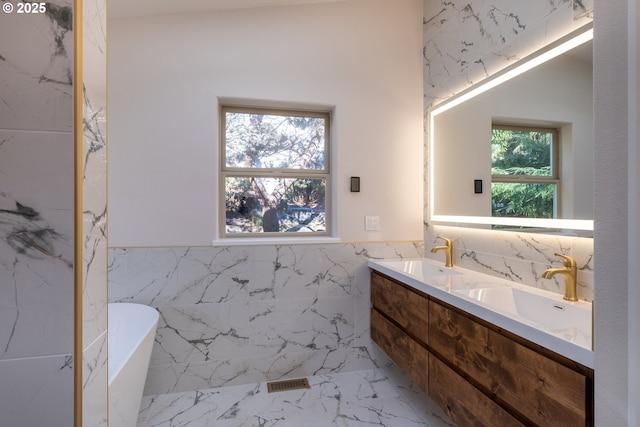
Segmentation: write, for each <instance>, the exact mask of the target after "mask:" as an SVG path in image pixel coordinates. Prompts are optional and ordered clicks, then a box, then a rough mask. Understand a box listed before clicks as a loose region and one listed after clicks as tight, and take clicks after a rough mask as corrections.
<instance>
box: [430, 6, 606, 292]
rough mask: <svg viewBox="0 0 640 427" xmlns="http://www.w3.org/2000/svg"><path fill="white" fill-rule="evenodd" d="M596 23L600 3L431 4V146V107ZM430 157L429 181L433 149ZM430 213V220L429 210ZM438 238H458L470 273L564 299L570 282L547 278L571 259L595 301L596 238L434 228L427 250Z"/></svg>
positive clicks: (459, 250) (583, 289)
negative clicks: (549, 270) (563, 260)
mask: <svg viewBox="0 0 640 427" xmlns="http://www.w3.org/2000/svg"><path fill="white" fill-rule="evenodd" d="M592 19H593V0H549V1H545V2H530V1H524V0H520V1H512V0H490V1H485V0H471V1H469V0H466V1H459V0H453V1H450V0H440V1H430V0H425V1H424V51H423V54H424V108H425V110H424V111H425V141H426V142H427V141H428V140H429V138H428V132H429V129H428V127H427V126H428V121H427V120H426V116H427V114H426V113H427V110H428V109H429V108H430V107H431V106H433V105H435V104H438V103H440V102H442V101H444V100H446V99H447V98H449V97H451V96H453V95H455V94H456V93H458V92H460V91H462V90H464V89H466V88H467V87H469V86H471V85H473V84H475V83H477V82H478V81H480V80H482V79H484V78H486V77H488V76H490V75H492V74H493V73H495V72H497V71H499V70H501V69H503V68H505V67H506V66H508V65H510V64H512V63H513V62H515V61H517V60H519V59H521V58H523V57H525V56H527V55H529V54H530V53H532V52H534V51H536V50H537V49H539V48H541V47H542V46H544V45H546V44H548V43H549V42H551V41H554V40H556V39H558V38H560V37H562V36H564V35H565V34H568V33H570V32H571V31H573V30H575V29H577V28H579V27H581V26H582V25H584V24H586V23H588V22H590V21H591V20H592ZM424 151H425V177H428V158H427V155H428V152H429V150H428V147H426V146H425V150H424ZM427 189H428V185H427V183H426V182H425V191H427ZM425 201H428V197H425ZM424 212H425V216H424V217H425V218H428V215H427V212H428V206H426V205H425V211H424ZM438 235H443V236H445V237H452V238H453V239H454V240H455V247H456V250H455V257H456V260H457V262H458V265H460V266H462V267H465V268H469V269H472V270H477V271H481V272H483V273H487V274H492V275H495V276H497V277H504V278H508V279H510V280H514V281H516V282H519V283H523V284H526V285H530V286H535V287H540V288H544V289H548V290H551V291H554V292H558V293H563V292H564V287H563V284H562V283H561V281H562V279H558V280H546V279H542V278H541V277H540V275H541V273H542V271H544V270H545V269H546V268H549V267H550V266H551V265H553V266H559V265H560V261H559V260H558V258H557V257H556V256H555V255H554V253H555V252H559V253H563V254H565V255H571V256H573V257H574V258H576V260H577V262H578V266H579V269H580V271H579V273H578V282H579V290H578V293H579V295H578V296H579V297H580V298H582V299H587V300H592V299H593V239H590V238H580V237H566V236H552V235H542V234H530V233H513V232H499V231H487V230H479V229H465V228H456V227H443V226H434V225H429V224H427V225H426V228H425V246H426V247H427V249H428V248H429V247H430V246H432V245H433V244H435V241H436V237H437V236H438ZM425 252H426V256H427V257H435V258H437V255H436V256H434V255H432V254H430V252H429V251H428V250H427V251H425Z"/></svg>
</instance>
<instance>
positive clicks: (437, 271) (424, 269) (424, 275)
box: [381, 259, 462, 280]
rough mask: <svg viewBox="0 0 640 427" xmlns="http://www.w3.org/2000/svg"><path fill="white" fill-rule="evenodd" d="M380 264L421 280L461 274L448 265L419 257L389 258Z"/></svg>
mask: <svg viewBox="0 0 640 427" xmlns="http://www.w3.org/2000/svg"><path fill="white" fill-rule="evenodd" d="M381 264H384V265H387V266H388V267H390V268H393V269H395V270H399V271H402V272H403V273H406V274H409V275H411V276H415V277H417V278H419V279H421V280H424V279H428V278H432V277H434V276H443V275H444V276H451V275H457V274H462V273H461V272H460V271H456V270H453V269H451V268H449V267H443V266H439V265H435V264H432V263H430V262H428V261H425V260H421V259H413V260H407V259H404V260H391V261H383V262H381Z"/></svg>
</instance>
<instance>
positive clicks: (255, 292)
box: [109, 242, 422, 394]
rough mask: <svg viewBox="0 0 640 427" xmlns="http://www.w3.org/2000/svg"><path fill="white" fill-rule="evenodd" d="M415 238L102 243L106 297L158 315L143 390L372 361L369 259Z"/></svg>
mask: <svg viewBox="0 0 640 427" xmlns="http://www.w3.org/2000/svg"><path fill="white" fill-rule="evenodd" d="M421 255H422V244H421V243H418V242H415V243H412V242H406V243H367V244H331V245H277V246H275V245H274V246H255V247H235V246H232V247H211V248H126V249H111V250H110V251H109V281H110V284H109V294H110V299H111V301H120V302H138V303H143V304H148V305H151V306H153V307H156V308H157V309H158V310H159V312H160V315H161V318H160V323H159V325H158V331H157V334H156V342H155V346H154V350H153V354H152V356H151V366H150V368H149V376H148V380H147V385H146V391H145V393H146V394H159V393H170V392H175V391H186V390H198V389H203V388H210V387H217V386H223V385H237V384H244V383H253V382H259V381H265V380H274V379H280V378H284V377H290V376H292V375H316V374H326V373H333V372H343V371H353V370H360V369H371V368H375V367H376V366H377V364H378V360H377V358H378V357H379V350H378V349H377V348H376V347H375V346H373V345H372V343H371V340H370V338H369V270H368V268H367V267H366V261H367V260H368V259H369V258H390V257H393V258H400V257H411V258H413V257H420V256H421Z"/></svg>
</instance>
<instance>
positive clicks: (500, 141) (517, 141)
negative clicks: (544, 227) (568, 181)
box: [491, 126, 558, 218]
mask: <svg viewBox="0 0 640 427" xmlns="http://www.w3.org/2000/svg"><path fill="white" fill-rule="evenodd" d="M557 133H558V131H556V130H553V129H538V128H512V127H511V128H510V127H501V126H494V127H493V129H492V134H491V174H492V183H491V204H492V206H491V208H492V215H493V216H502V217H505V216H507V217H523V218H555V217H556V205H557V203H556V199H557V174H556V172H555V171H556V170H557V168H556V167H555V164H554V162H556V159H555V157H556V156H554V150H555V147H554V145H555V143H556V142H555V141H556V140H557Z"/></svg>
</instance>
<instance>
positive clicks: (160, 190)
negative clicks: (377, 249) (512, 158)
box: [108, 0, 423, 247]
mask: <svg viewBox="0 0 640 427" xmlns="http://www.w3.org/2000/svg"><path fill="white" fill-rule="evenodd" d="M421 50H422V2H421V1H419V0H408V1H402V2H398V1H394V0H354V1H346V2H337V3H328V4H317V5H306V6H297V7H273V8H260V9H247V10H237V11H226V12H218V13H209V14H198V15H196V14H184V15H171V16H157V17H145V18H126V19H113V20H110V22H109V74H108V75H109V143H110V144H109V222H110V224H109V244H110V246H111V247H120V246H178V245H183V246H197V245H210V244H211V240H212V239H214V238H215V237H216V233H217V225H218V213H217V208H216V206H217V202H218V198H217V197H218V194H217V188H218V185H217V158H218V146H217V139H218V137H217V135H218V134H217V132H218V129H217V124H218V123H217V102H218V98H219V97H231V98H247V99H255V100H269V101H275V102H280V103H285V104H299V103H301V104H309V103H311V104H315V105H324V106H332V107H335V126H334V141H333V142H334V146H333V149H334V150H333V161H334V163H333V173H334V177H335V181H334V205H335V208H336V211H337V216H336V223H337V236H338V237H340V238H341V239H342V240H343V241H373V240H422V205H423V204H422V199H423V191H422V182H423V180H422V175H423V162H422V158H423V144H422V120H423V117H422V108H423V107H422V65H421ZM350 176H360V177H361V179H362V183H361V189H362V190H361V192H360V193H350V192H349V177H350ZM365 215H379V216H380V222H381V231H379V232H365V231H364V216H365Z"/></svg>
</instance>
